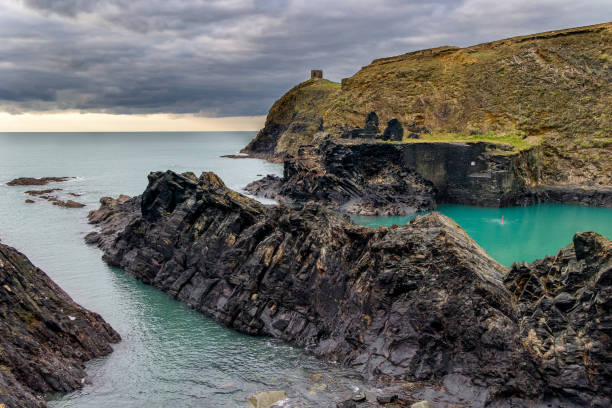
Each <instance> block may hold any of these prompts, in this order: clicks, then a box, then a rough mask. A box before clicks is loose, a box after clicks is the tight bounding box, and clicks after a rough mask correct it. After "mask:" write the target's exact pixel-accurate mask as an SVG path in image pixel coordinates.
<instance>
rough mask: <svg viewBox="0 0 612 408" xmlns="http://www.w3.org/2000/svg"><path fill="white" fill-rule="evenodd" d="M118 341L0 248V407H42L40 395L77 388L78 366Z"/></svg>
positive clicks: (81, 376)
mask: <svg viewBox="0 0 612 408" xmlns="http://www.w3.org/2000/svg"><path fill="white" fill-rule="evenodd" d="M119 340H120V337H119V334H117V333H116V332H115V331H114V330H113V329H112V328H111V327H110V326H109V325H108V324H107V323H106V322H105V321H104V320H103V319H102V318H101V317H100V316H99V315H98V314H96V313H93V312H90V311H88V310H86V309H84V308H82V307H81V306H79V305H78V304H76V303H75V302H74V301H73V300H72V299H71V298H70V297H69V296H68V295H67V294H66V293H65V292H64V291H63V290H62V289H61V288H59V287H58V286H57V285H56V284H55V283H54V282H53V281H52V280H51V279H49V277H48V276H47V275H46V274H45V273H44V272H43V271H41V270H40V269H38V268H36V267H35V266H34V265H32V264H31V263H30V261H29V260H28V259H27V258H26V257H25V256H24V255H23V254H21V253H19V252H18V251H17V250H15V249H13V248H11V247H9V246H6V245H3V244H0V406H2V407H7V408H8V407H10V408H13V407H20V408H21V407H45V406H46V404H45V402H44V399H43V396H44V395H45V394H48V393H52V392H67V391H72V390H75V389H78V388H81V387H82V386H83V385H84V384H85V382H86V378H87V375H86V373H85V370H84V364H83V363H84V362H85V361H87V360H91V359H92V358H95V357H99V356H104V355H107V354H109V353H110V352H112V347H111V343H117V342H118V341H119Z"/></svg>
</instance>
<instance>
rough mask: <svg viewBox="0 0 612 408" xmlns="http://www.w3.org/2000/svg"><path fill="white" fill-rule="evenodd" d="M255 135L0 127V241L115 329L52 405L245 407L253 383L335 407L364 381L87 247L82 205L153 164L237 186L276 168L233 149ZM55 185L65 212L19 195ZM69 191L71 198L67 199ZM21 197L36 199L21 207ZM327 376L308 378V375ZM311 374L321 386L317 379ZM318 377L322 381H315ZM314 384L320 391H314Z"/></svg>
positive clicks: (126, 187) (126, 184)
mask: <svg viewBox="0 0 612 408" xmlns="http://www.w3.org/2000/svg"><path fill="white" fill-rule="evenodd" d="M254 136H255V132H235V133H234V132H225V133H177V134H169V133H142V134H133V133H130V134H128V133H113V134H96V133H67V134H60V133H48V134H9V133H4V134H0V183H2V184H0V239H2V242H3V243H6V244H9V245H11V246H14V247H16V248H17V249H19V250H20V251H22V252H23V253H25V254H26V255H27V256H28V257H29V258H30V260H31V261H32V262H33V263H34V264H35V265H36V266H38V267H39V268H41V269H43V270H44V271H45V272H46V273H47V274H48V275H49V276H50V277H51V278H52V279H53V280H54V281H55V282H57V283H58V284H59V285H60V286H61V287H62V288H63V289H64V290H65V291H66V292H68V294H70V295H71V296H72V297H73V299H74V300H76V301H77V302H78V303H80V304H81V305H83V306H85V307H87V308H88V309H90V310H93V311H95V312H97V313H100V314H101V315H102V316H103V317H104V318H105V319H106V320H107V321H108V322H109V323H110V324H111V325H112V326H113V327H114V328H115V329H116V330H117V331H118V332H119V333H120V334H121V336H122V339H123V340H122V342H121V343H119V344H117V345H115V346H114V349H115V351H114V353H112V354H111V355H110V356H108V357H104V358H100V359H97V360H95V361H93V362H90V363H88V370H87V372H88V375H89V381H90V382H91V384H89V385H87V386H85V387H84V388H83V389H82V390H80V391H76V392H73V393H70V394H66V395H60V396H54V398H53V399H52V401H51V402H50V404H49V405H50V406H51V407H88V408H90V407H245V406H246V399H247V398H248V397H249V396H250V395H252V394H254V393H257V392H260V391H266V390H275V389H283V390H285V391H286V392H287V394H288V395H289V396H300V397H302V398H304V399H306V400H307V401H310V402H311V403H312V405H313V406H333V404H332V401H339V400H340V399H341V398H343V397H344V399H346V398H348V397H349V396H350V395H351V393H352V392H353V391H354V390H355V389H356V387H360V386H362V382H361V380H360V379H359V377H358V376H356V375H355V374H354V373H353V372H351V371H349V370H345V369H341V368H339V367H335V366H329V365H326V364H324V363H323V362H322V361H320V360H318V359H316V358H314V357H312V356H308V355H306V354H305V353H304V352H303V351H302V350H300V349H299V348H294V347H291V346H288V345H286V344H283V343H282V342H280V341H277V340H274V339H269V338H263V337H261V338H258V337H252V336H247V335H243V334H240V333H238V332H236V331H234V330H230V329H227V328H225V327H223V326H221V325H219V324H217V323H216V322H214V321H213V320H211V319H209V318H207V317H205V316H203V315H201V314H199V313H197V312H194V311H192V310H190V309H188V308H187V307H185V306H184V305H183V304H181V303H179V302H177V301H174V300H172V299H170V298H169V297H168V296H167V295H166V294H165V293H162V292H160V291H158V290H157V289H154V288H152V287H150V286H147V285H144V284H142V283H140V282H139V281H137V280H136V279H134V278H132V277H131V276H129V275H128V274H126V273H124V272H123V271H121V270H119V269H116V268H111V267H109V266H107V265H106V264H105V263H104V262H102V260H101V252H100V251H99V250H98V249H97V248H93V247H89V246H87V245H85V244H84V242H83V237H84V236H85V234H86V233H87V232H89V231H91V226H90V225H88V224H87V218H86V217H87V213H88V211H89V210H91V209H94V208H97V207H98V201H99V199H100V197H103V196H117V195H118V194H120V193H125V194H129V195H135V194H140V193H142V191H143V190H144V188H145V187H146V185H147V174H148V173H149V172H150V171H152V170H166V169H172V170H175V171H178V172H184V171H193V172H195V173H196V174H198V175H199V173H200V172H201V171H205V170H206V171H214V172H216V173H217V174H219V176H221V177H222V179H223V180H224V181H225V183H226V184H227V185H228V186H229V187H231V188H234V189H239V188H240V187H242V186H245V185H246V184H248V183H249V182H250V181H252V180H255V179H256V178H257V177H258V176H257V175H258V174H263V175H265V174H268V173H278V172H279V171H280V170H281V167H280V166H279V165H276V164H270V163H267V162H264V161H262V160H256V159H239V160H237V159H227V158H220V157H219V156H220V155H223V154H232V153H237V152H238V151H239V150H240V149H241V148H242V147H243V146H245V145H246V144H247V143H248V142H249V140H250V139H251V138H252V137H254ZM50 175H51V176H54V175H60V176H76V177H77V179H76V180H73V181H68V182H63V183H52V184H48V185H46V186H29V187H25V186H24V187H9V186H6V184H5V183H6V182H7V181H9V180H11V179H13V178H15V177H20V176H30V177H43V176H50ZM55 187H57V188H62V189H63V190H62V191H59V192H57V193H58V197H59V198H60V199H63V200H65V199H68V198H72V199H74V200H76V201H79V202H82V203H84V204H86V205H87V206H86V207H84V208H82V209H68V208H61V207H57V206H54V205H52V204H51V203H50V202H48V201H45V200H43V199H39V198H36V197H30V196H27V195H25V194H24V191H26V190H31V189H48V188H55ZM69 192H73V193H77V194H82V195H81V196H79V197H72V196H69V195H68V193H69ZM27 198H32V199H33V200H35V203H33V204H26V203H25V202H24V201H25V199H27ZM318 373H322V374H324V377H323V379H322V380H318V381H317V382H315V381H312V380H310V379H309V376H310V375H312V374H318ZM317 383H318V384H319V385H317ZM320 383H325V384H326V386H327V390H322V387H321V385H320ZM317 390H319V391H317Z"/></svg>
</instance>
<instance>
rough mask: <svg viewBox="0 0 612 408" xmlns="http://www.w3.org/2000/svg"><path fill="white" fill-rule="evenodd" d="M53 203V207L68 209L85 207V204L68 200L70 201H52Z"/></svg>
mask: <svg viewBox="0 0 612 408" xmlns="http://www.w3.org/2000/svg"><path fill="white" fill-rule="evenodd" d="M50 201H52V202H53V205H58V206H60V207H66V208H83V207H85V204H82V203H79V202H76V201H73V200H68V201H62V200H58V199H55V200H50Z"/></svg>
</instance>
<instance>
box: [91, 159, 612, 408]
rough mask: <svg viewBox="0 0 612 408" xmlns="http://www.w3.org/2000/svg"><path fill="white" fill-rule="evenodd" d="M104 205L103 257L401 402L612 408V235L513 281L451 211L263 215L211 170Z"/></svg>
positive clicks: (580, 238)
mask: <svg viewBox="0 0 612 408" xmlns="http://www.w3.org/2000/svg"><path fill="white" fill-rule="evenodd" d="M101 203H102V205H101V207H100V209H99V210H95V211H92V212H91V213H90V221H91V222H92V223H94V224H96V225H97V226H98V231H97V232H94V233H92V234H89V235H88V236H87V241H88V242H90V243H96V244H97V245H98V246H100V247H101V248H102V250H103V251H104V255H103V258H104V260H105V261H106V262H108V263H109V264H111V265H115V266H119V267H121V268H124V269H125V270H126V271H127V272H129V273H130V274H132V275H134V276H135V277H137V278H138V279H139V280H141V281H143V282H145V283H147V284H150V285H153V286H155V287H157V288H159V289H161V290H163V291H165V292H167V293H168V294H169V295H170V296H172V297H173V298H175V299H178V300H180V301H182V302H184V303H186V304H187V305H189V306H190V307H192V308H194V309H195V310H197V311H200V312H202V313H204V314H206V315H208V316H211V317H213V318H214V319H215V320H217V321H219V322H221V323H222V324H225V325H227V326H229V327H232V328H235V329H237V330H239V331H241V332H244V333H248V334H253V335H267V336H273V337H276V338H280V339H283V340H285V341H287V342H290V343H292V344H295V345H298V346H302V347H305V348H306V349H307V350H308V351H310V352H312V353H314V354H316V355H319V356H321V357H323V358H325V359H326V360H328V361H335V362H338V363H340V364H344V365H347V366H350V367H353V368H354V369H356V370H359V371H360V372H361V373H362V374H363V375H364V377H366V378H368V379H370V380H372V381H382V382H386V383H387V384H391V383H393V384H394V386H395V389H396V390H397V392H398V394H400V398H397V395H395V394H394V395H390V396H388V399H389V400H393V401H396V400H398V399H401V398H404V397H405V395H407V394H409V393H410V391H409V390H410V389H411V387H412V388H414V387H415V386H416V384H422V383H428V384H432V385H433V386H436V384H437V387H438V389H440V390H445V391H444V392H447V393H452V392H455V393H457V394H458V395H461V401H462V402H461V403H462V404H464V405H470V406H476V407H477V406H485V405H488V406H533V405H534V404H537V403H544V402H550V403H552V404H553V405H554V404H556V403H558V402H559V401H562V402H563V404H565V405H567V406H572V405H583V406H584V405H587V406H598V407H599V406H601V407H604V406H609V404H610V403H611V402H612V401H611V400H610V392H609V391H610V390H609V383H610V380H611V375H610V373H611V368H612V366H611V361H612V352H611V348H610V332H609V327H608V326H609V321H610V299H609V297H610V293H611V291H612V289H611V286H610V285H611V284H612V281H611V280H610V279H609V275H610V273H612V269H611V267H610V259H611V256H612V247H611V244H610V241H608V240H607V239H605V238H604V237H601V236H598V235H596V234H593V233H585V234H578V235H577V236H576V238H575V244H574V247H575V248H571V247H569V248H566V249H563V250H562V251H561V252H560V254H559V255H558V256H557V258H556V260H555V261H552V262H551V261H550V260H544V261H537V262H535V263H533V264H531V265H529V264H520V265H515V266H513V268H512V269H511V271H510V273H509V271H508V269H507V268H505V267H503V266H502V265H500V264H498V263H497V262H496V261H494V260H493V259H492V258H490V257H489V256H488V255H487V254H486V253H485V252H484V251H483V250H482V249H481V248H480V247H479V246H478V245H477V244H476V243H475V242H474V241H473V240H472V239H471V238H470V237H469V236H468V235H467V234H466V233H465V231H463V230H462V229H461V228H460V227H458V226H457V225H456V224H455V223H454V222H453V221H452V220H450V219H449V218H447V217H445V216H443V215H441V214H439V213H431V214H428V215H426V216H421V217H417V218H416V219H415V220H413V221H411V222H410V223H408V224H406V225H404V226H393V227H381V228H367V227H361V226H356V225H354V224H352V223H351V222H350V220H349V219H348V218H347V217H345V216H341V215H338V214H336V213H333V212H331V211H330V210H328V209H326V208H324V207H322V206H319V205H316V204H307V205H303V206H299V207H296V208H291V207H288V206H285V205H280V206H276V207H265V206H263V205H262V204H260V203H258V202H257V201H255V200H252V199H249V198H247V197H245V196H242V195H240V194H238V193H236V192H234V191H232V190H229V189H228V188H226V186H225V185H224V184H223V182H222V181H221V180H220V179H219V178H218V177H217V176H216V175H214V174H212V173H203V174H202V175H201V176H200V177H197V176H195V175H194V174H193V173H184V174H176V173H173V172H171V171H167V172H155V173H151V174H150V175H149V185H148V186H147V188H146V190H145V191H144V193H143V194H142V195H141V196H138V197H134V198H128V197H125V196H124V197H122V198H121V199H120V200H114V199H111V198H103V199H102V200H101ZM548 264H550V268H547V265H548ZM548 276H550V280H549V279H548ZM577 277H588V279H586V280H585V279H579V278H577ZM553 278H554V279H553ZM532 281H533V282H532ZM525 282H531V283H529V284H526V283H525ZM538 285H540V292H538V291H537V290H536V289H532V288H537V287H538ZM530 293H532V294H533V296H528V294H530ZM572 319H576V322H574V321H573V320H572ZM547 325H548V326H547ZM583 351H584V353H583V354H581V353H582V352H583ZM581 356H582V357H584V358H580V357H581ZM566 375H567V376H566ZM402 384H403V385H404V387H402ZM440 387H443V388H440ZM453 390H454V391H453ZM381 398H383V400H387V397H384V396H382V397H381ZM419 399H422V398H419ZM407 400H409V399H404V401H407Z"/></svg>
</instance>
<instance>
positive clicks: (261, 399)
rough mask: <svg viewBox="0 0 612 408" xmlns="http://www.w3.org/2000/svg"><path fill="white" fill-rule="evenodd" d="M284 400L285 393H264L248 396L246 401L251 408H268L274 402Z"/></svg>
mask: <svg viewBox="0 0 612 408" xmlns="http://www.w3.org/2000/svg"><path fill="white" fill-rule="evenodd" d="M286 398H287V394H286V393H285V391H264V392H260V393H257V394H255V395H252V396H250V397H249V399H248V401H249V403H250V404H251V406H252V407H253V408H270V406H272V404H274V403H275V402H278V401H282V400H284V399H286Z"/></svg>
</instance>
